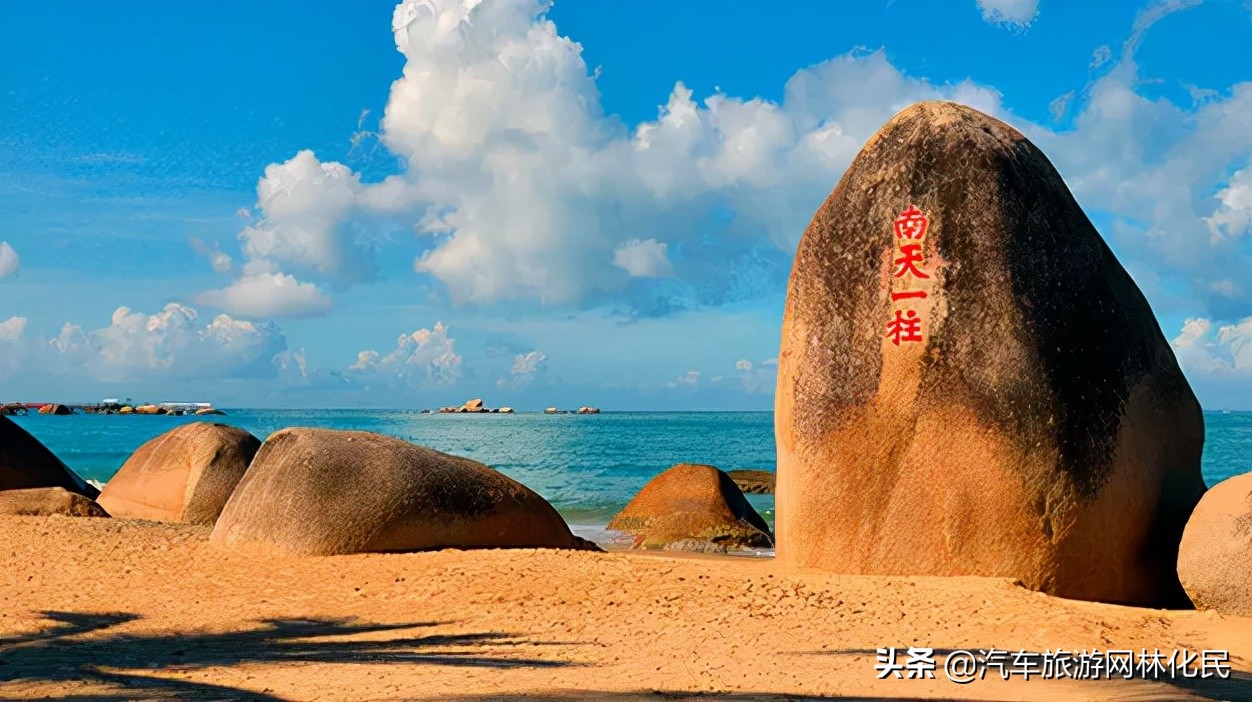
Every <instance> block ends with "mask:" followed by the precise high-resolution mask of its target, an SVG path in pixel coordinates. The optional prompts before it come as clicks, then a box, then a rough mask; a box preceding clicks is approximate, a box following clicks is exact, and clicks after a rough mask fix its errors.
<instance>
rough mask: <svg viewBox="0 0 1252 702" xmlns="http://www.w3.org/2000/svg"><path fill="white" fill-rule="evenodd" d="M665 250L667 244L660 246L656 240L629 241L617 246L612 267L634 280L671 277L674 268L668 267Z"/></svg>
mask: <svg viewBox="0 0 1252 702" xmlns="http://www.w3.org/2000/svg"><path fill="white" fill-rule="evenodd" d="M666 248H668V244H662V243H660V242H658V241H657V240H656V239H647V240H644V241H640V240H639V239H631V240H630V241H627V242H625V243H623V244H621V245H620V246H618V247H617V250H616V251H614V252H613V265H615V266H617V267H618V268H621V269H622V270H624V271H626V272H627V273H629V274H630V275H631V277H634V278H658V277H664V276H669V275H673V274H674V267H673V266H672V265H670V262H669V258H668V257H666V255H665V249H666Z"/></svg>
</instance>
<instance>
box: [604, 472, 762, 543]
mask: <svg viewBox="0 0 1252 702" xmlns="http://www.w3.org/2000/svg"><path fill="white" fill-rule="evenodd" d="M608 528H609V529H610V530H613V531H622V532H626V533H628V534H633V535H634V536H635V541H634V544H633V548H645V549H654V548H655V549H671V550H684V551H693V550H694V551H726V550H731V549H738V548H771V547H773V545H774V537H773V535H772V534H771V533H770V529H769V525H768V524H766V523H765V520H764V519H762V518H761V515H759V514H757V512H756V510H755V509H753V508H752V505H750V504H748V499H747V498H746V497H744V496H743V492H742V491H740V490H739V487H738V486H736V485H735V481H733V480H731V479H730V476H729V475H727V474H726V473H724V472H722V471H720V470H718V469H717V468H714V467H713V466H707V465H700V464H692V463H679V464H678V465H676V466H674V467H672V468H670V469H669V470H667V471H665V472H664V473H661V474H660V475H658V476H656V477H655V478H653V479H652V480H650V481H649V482H648V484H647V485H645V486H643V489H642V490H640V491H639V494H638V495H635V498H634V499H633V500H631V501H630V504H628V505H626V507H625V509H623V510H622V511H621V512H618V514H617V516H615V517H613V521H611V522H609V526H608Z"/></svg>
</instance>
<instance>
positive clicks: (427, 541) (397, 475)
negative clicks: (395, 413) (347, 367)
mask: <svg viewBox="0 0 1252 702" xmlns="http://www.w3.org/2000/svg"><path fill="white" fill-rule="evenodd" d="M209 540H210V541H211V542H213V543H219V544H234V543H258V544H269V545H272V546H276V547H278V548H280V549H283V550H286V551H290V552H293V553H300V554H305V555H322V556H329V555H335V554H345V553H364V552H401V551H428V550H438V549H444V548H567V549H580V550H581V549H587V550H591V549H595V548H596V547H595V545H594V544H591V543H590V542H588V541H586V540H584V539H581V538H579V537H577V536H574V534H573V533H572V532H571V531H570V529H569V526H567V525H566V523H565V520H564V519H562V518H561V515H560V514H558V513H557V511H556V510H555V509H553V507H552V505H550V504H548V502H547V501H546V500H544V499H543V498H542V497H540V496H539V495H538V494H536V493H535V492H533V491H532V490H530V489H529V488H527V487H525V486H524V485H522V484H521V483H519V482H517V481H515V480H513V479H511V478H509V477H507V476H505V475H504V474H503V473H500V472H498V471H495V470H493V469H491V468H489V467H487V466H485V465H483V464H481V463H479V462H477V461H473V460H470V459H468V458H461V457H459V456H452V455H449V454H446V453H441V452H439V451H435V450H434V449H429V448H425V447H422V446H415V445H413V444H410V443H408V442H405V441H401V440H400V439H397V438H394V437H391V436H383V435H380V434H372V433H369V432H363V431H339V430H332V429H308V428H291V429H283V430H281V431H277V432H275V433H273V434H271V435H270V437H269V438H268V439H266V441H265V444H264V445H263V446H262V447H261V450H260V452H259V453H257V455H256V458H255V460H254V461H253V465H252V466H251V467H250V468H249V469H248V473H247V475H245V476H244V478H243V480H242V481H241V482H240V483H239V486H238V487H237V488H236V489H235V492H234V494H233V495H231V497H230V500H229V501H228V502H227V503H226V507H225V508H224V509H223V510H222V514H221V517H219V518H218V520H217V523H216V524H215V525H214V526H213V533H212V535H211V536H210V537H209Z"/></svg>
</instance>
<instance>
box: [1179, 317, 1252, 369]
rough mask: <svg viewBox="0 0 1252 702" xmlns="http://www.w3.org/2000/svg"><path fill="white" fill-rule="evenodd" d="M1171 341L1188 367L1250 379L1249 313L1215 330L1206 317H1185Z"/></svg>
mask: <svg viewBox="0 0 1252 702" xmlns="http://www.w3.org/2000/svg"><path fill="white" fill-rule="evenodd" d="M1173 345H1174V351H1175V352H1176V353H1177V354H1178V360H1179V362H1180V363H1182V364H1183V367H1184V368H1185V369H1187V370H1189V371H1195V372H1198V373H1213V374H1217V375H1228V376H1231V377H1236V376H1242V377H1243V378H1244V379H1245V380H1249V381H1252V317H1248V318H1246V319H1244V320H1242V321H1240V322H1238V323H1235V324H1227V325H1222V326H1220V327H1218V328H1217V329H1216V330H1214V328H1213V322H1212V321H1211V320H1209V319H1203V318H1192V319H1188V320H1187V321H1186V322H1185V323H1184V324H1183V326H1182V332H1181V333H1180V334H1179V335H1178V337H1177V338H1175V339H1174V341H1173Z"/></svg>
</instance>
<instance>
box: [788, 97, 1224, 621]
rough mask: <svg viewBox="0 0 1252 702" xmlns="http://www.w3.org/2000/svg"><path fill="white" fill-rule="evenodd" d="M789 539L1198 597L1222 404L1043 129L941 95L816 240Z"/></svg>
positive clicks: (856, 167)
mask: <svg viewBox="0 0 1252 702" xmlns="http://www.w3.org/2000/svg"><path fill="white" fill-rule="evenodd" d="M775 409H776V412H775V422H776V427H775V428H776V435H777V444H778V488H777V531H778V558H779V560H780V562H782V563H783V564H785V565H789V566H800V567H815V568H821V569H825V570H830V571H836V572H844V573H878V574H916V575H986V576H1001V577H1011V578H1016V579H1019V580H1021V581H1022V582H1023V583H1024V584H1025V585H1027V586H1029V587H1031V588H1035V589H1038V590H1041V591H1044V592H1048V593H1052V594H1056V595H1061V596H1066V597H1073V598H1080V599H1091V600H1102V601H1111V602H1124V603H1139V604H1152V605H1185V603H1186V599H1185V595H1184V593H1183V591H1182V588H1181V586H1180V585H1179V582H1178V578H1177V575H1176V573H1175V570H1174V565H1175V562H1176V559H1177V553H1178V541H1179V539H1180V537H1181V535H1182V530H1183V526H1184V524H1185V523H1186V520H1187V516H1188V515H1189V514H1190V512H1191V509H1192V508H1193V507H1194V506H1195V504H1196V502H1197V501H1198V500H1199V499H1200V495H1201V494H1202V493H1203V492H1204V483H1203V481H1202V479H1201V477H1200V449H1201V446H1202V444H1203V441H1204V421H1203V418H1202V416H1201V413H1200V406H1199V404H1198V403H1197V402H1196V399H1195V396H1194V395H1193V394H1192V391H1191V388H1190V386H1188V384H1187V381H1186V379H1185V378H1184V377H1183V374H1182V372H1181V371H1180V370H1179V368H1178V363H1177V361H1176V360H1175V358H1174V353H1173V351H1172V350H1171V349H1170V345H1169V342H1168V341H1166V339H1165V336H1164V335H1163V334H1162V333H1161V330H1160V327H1159V326H1158V324H1157V321H1156V318H1155V317H1154V316H1153V314H1152V310H1151V308H1150V307H1149V306H1148V302H1147V300H1146V299H1144V296H1143V294H1142V293H1141V292H1140V291H1139V289H1138V287H1136V285H1135V283H1134V281H1133V280H1131V278H1130V276H1129V275H1128V274H1127V273H1126V271H1125V270H1124V269H1123V268H1122V267H1121V265H1120V264H1119V263H1118V262H1117V259H1116V258H1115V257H1114V256H1113V254H1112V252H1111V251H1110V250H1109V248H1108V247H1107V246H1106V245H1105V244H1104V241H1103V240H1102V239H1101V238H1100V235H1099V234H1098V233H1097V232H1096V230H1095V228H1094V227H1092V225H1091V222H1090V221H1088V219H1087V217H1086V215H1084V214H1083V212H1082V209H1081V208H1079V206H1078V203H1076V202H1075V201H1074V198H1073V196H1072V195H1071V194H1070V192H1069V190H1068V189H1067V188H1066V186H1065V182H1064V181H1063V180H1062V179H1061V176H1060V175H1059V174H1058V173H1057V172H1056V169H1055V168H1053V167H1052V164H1051V163H1050V162H1049V161H1048V159H1047V157H1045V156H1044V155H1043V153H1042V152H1040V151H1039V149H1038V148H1036V147H1035V146H1034V145H1033V144H1031V143H1030V141H1028V140H1027V139H1026V138H1025V137H1024V136H1022V134H1020V133H1019V132H1017V131H1016V130H1015V129H1013V128H1012V127H1009V126H1008V125H1006V124H1004V123H1003V122H1000V121H998V120H996V119H993V118H991V117H988V116H987V115H984V114H982V113H980V112H978V111H976V110H973V109H970V108H968V107H963V106H960V105H955V104H951V103H941V102H925V103H919V104H917V105H914V106H912V107H909V108H908V109H906V110H904V111H903V112H901V113H900V114H898V115H896V116H895V117H894V118H893V119H892V120H891V121H890V122H888V123H887V124H886V125H885V126H884V127H883V128H882V129H881V130H880V131H879V132H878V133H877V134H876V135H874V136H873V137H872V138H871V139H870V140H869V142H868V143H867V144H866V145H865V148H864V149H862V151H861V153H860V154H859V155H858V156H857V157H856V159H855V160H854V161H853V163H852V165H851V166H850V167H849V168H848V170H847V172H846V173H845V174H844V176H843V178H842V179H841V180H840V181H839V184H838V185H837V186H836V187H835V189H834V191H833V192H832V193H831V194H830V197H829V198H828V199H827V200H826V202H825V203H824V204H823V205H822V206H821V208H820V209H819V210H818V211H817V214H816V215H815V216H814V217H813V220H812V222H811V223H810V224H809V226H808V229H807V230H806V231H805V233H804V237H803V239H802V240H801V242H800V245H799V248H798V250H797V252H796V259H795V265H794V267H793V269H792V272H791V281H790V286H789V290H788V294H787V303H786V311H785V315H784V321H783V329H782V344H781V350H780V354H779V368H778V391H777V395H776V408H775Z"/></svg>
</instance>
